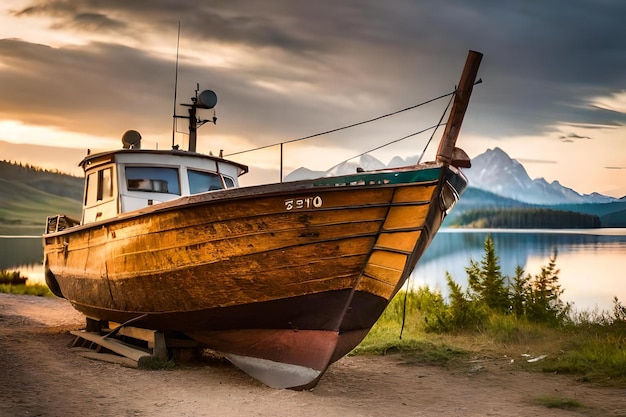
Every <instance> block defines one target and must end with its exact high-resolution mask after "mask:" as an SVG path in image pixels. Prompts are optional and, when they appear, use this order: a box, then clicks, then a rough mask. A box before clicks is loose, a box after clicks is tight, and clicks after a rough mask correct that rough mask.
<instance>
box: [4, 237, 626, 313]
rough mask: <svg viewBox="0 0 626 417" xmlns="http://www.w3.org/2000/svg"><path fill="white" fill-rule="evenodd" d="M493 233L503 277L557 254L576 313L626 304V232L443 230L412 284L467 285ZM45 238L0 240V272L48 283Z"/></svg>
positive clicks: (537, 267) (533, 269)
mask: <svg viewBox="0 0 626 417" xmlns="http://www.w3.org/2000/svg"><path fill="white" fill-rule="evenodd" d="M487 234H491V237H492V239H493V241H494V244H495V248H496V254H497V255H498V258H499V260H500V266H501V270H502V273H503V274H505V275H508V276H513V275H514V274H515V268H516V267H517V266H518V265H520V266H522V267H523V268H524V269H525V271H526V272H527V273H530V274H531V275H535V274H538V273H540V272H541V267H542V266H545V265H547V264H548V259H549V257H550V255H551V254H552V253H554V251H555V250H556V251H557V261H556V264H557V268H559V269H560V273H559V274H558V276H559V282H560V284H561V288H563V289H565V292H564V294H563V299H564V300H565V301H567V302H572V303H574V307H575V308H576V309H577V310H579V311H580V310H592V309H594V308H596V307H597V308H599V309H602V310H611V309H612V306H613V297H615V296H617V297H618V298H619V299H620V301H622V303H625V302H626V229H585V230H473V229H471V230H468V229H442V230H440V231H439V233H438V234H437V235H436V236H435V239H434V240H433V242H432V244H431V245H430V247H429V248H428V250H427V251H426V253H425V254H424V256H423V257H422V259H421V260H420V262H419V264H418V266H417V267H416V268H415V270H414V271H413V274H412V276H411V279H410V282H409V284H410V285H412V286H414V287H417V286H424V285H428V286H429V287H430V288H431V289H434V288H438V289H440V290H441V291H442V293H444V294H447V286H446V280H445V274H446V271H447V272H449V273H450V274H451V275H452V277H453V278H454V280H455V281H457V282H458V283H461V284H463V285H465V283H466V282H467V280H466V274H465V267H466V266H468V265H469V260H470V258H471V259H474V260H475V261H480V260H481V259H482V257H483V253H484V249H483V244H484V241H485V239H486V237H487ZM42 259H43V249H42V242H41V238H40V237H36V236H35V237H32V236H31V237H19V236H0V269H8V270H19V271H20V272H21V273H22V275H24V276H26V277H28V278H29V282H41V283H43V282H44V275H43V267H42Z"/></svg>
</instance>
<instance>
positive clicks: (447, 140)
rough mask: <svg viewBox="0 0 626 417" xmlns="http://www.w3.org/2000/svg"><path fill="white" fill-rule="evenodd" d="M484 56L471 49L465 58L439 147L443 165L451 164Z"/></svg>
mask: <svg viewBox="0 0 626 417" xmlns="http://www.w3.org/2000/svg"><path fill="white" fill-rule="evenodd" d="M482 58H483V54H482V53H480V52H476V51H472V50H470V51H469V53H468V55H467V59H466V60H465V67H464V68H463V72H462V73H461V79H460V80H459V86H458V87H457V89H456V92H455V95H454V103H453V104H452V110H451V111H450V116H449V117H448V122H447V123H446V128H445V130H444V132H443V136H442V138H441V142H440V143H439V149H437V162H438V163H440V164H441V165H450V163H451V162H452V154H453V152H454V147H455V145H456V140H457V138H458V136H459V132H460V130H461V124H462V123H463V117H464V116H465V111H466V110H467V105H468V104H469V99H470V96H471V95H472V89H473V88H474V83H475V82H476V75H477V74H478V67H480V61H481V60H482Z"/></svg>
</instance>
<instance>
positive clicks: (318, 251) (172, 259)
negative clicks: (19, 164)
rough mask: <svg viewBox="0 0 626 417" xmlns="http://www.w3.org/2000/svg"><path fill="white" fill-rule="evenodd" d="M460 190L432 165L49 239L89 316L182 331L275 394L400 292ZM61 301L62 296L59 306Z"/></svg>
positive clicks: (49, 262) (59, 277) (258, 190)
mask: <svg viewBox="0 0 626 417" xmlns="http://www.w3.org/2000/svg"><path fill="white" fill-rule="evenodd" d="M465 186H466V181H465V178H464V177H463V176H462V174H460V173H459V172H458V171H457V170H456V169H455V168H452V167H448V166H437V165H432V166H428V167H414V168H412V169H397V170H389V171H381V172H372V173H360V174H355V175H353V176H345V177H335V178H323V179H319V180H311V181H299V182H294V183H284V184H273V185H267V186H259V187H247V188H240V189H231V190H225V191H218V192H213V193H206V194H200V195H195V196H190V197H183V198H180V199H178V200H176V201H172V202H169V203H164V204H160V205H157V206H153V207H150V208H147V209H143V210H138V211H136V212H132V213H126V214H124V215H121V216H119V217H117V218H115V219H111V220H108V221H103V222H98V223H91V224H89V225H86V226H77V227H71V228H68V229H65V230H62V231H59V232H56V233H50V234H46V235H44V253H45V266H46V270H47V273H46V276H47V280H48V281H49V282H50V286H51V287H54V286H57V287H58V291H59V292H60V293H62V296H64V297H65V298H67V299H68V300H69V301H70V302H71V303H72V305H73V306H74V307H75V308H76V309H77V310H79V311H81V312H82V313H84V314H85V315H86V316H88V317H90V318H94V319H97V320H110V321H115V322H125V321H128V320H131V319H135V318H137V317H139V316H142V317H141V318H140V319H139V320H137V321H135V322H133V326H139V327H146V328H150V329H157V330H162V331H177V332H184V333H186V334H187V335H188V336H190V337H192V338H193V339H195V340H197V341H199V342H201V343H202V344H204V345H206V346H208V347H210V348H212V349H215V350H217V351H219V352H222V353H224V354H225V355H226V357H228V358H229V359H230V360H231V361H232V362H233V363H234V364H235V365H237V366H238V367H240V368H241V369H242V370H244V371H246V372H247V373H249V374H250V375H252V376H253V377H255V378H257V379H259V380H261V381H262V382H264V383H266V384H267V385H269V386H272V387H277V388H306V387H311V386H314V385H315V384H316V383H317V381H318V380H319V378H320V377H321V376H322V375H323V373H324V371H325V370H326V369H327V367H328V366H329V365H330V364H331V363H332V362H334V361H336V360H337V359H339V358H341V357H342V356H344V355H345V354H346V353H348V352H349V351H350V350H351V349H353V348H354V347H355V346H356V345H357V344H358V343H359V342H360V341H361V340H362V339H363V338H364V337H365V335H366V334H367V332H368V331H369V329H370V328H371V327H372V325H373V324H374V323H375V322H376V320H377V319H378V317H379V316H380V314H381V313H382V312H383V310H384V308H385V307H386V305H387V304H388V302H389V301H390V300H391V298H392V297H393V296H394V295H395V294H396V293H397V292H398V290H399V289H400V288H401V286H402V285H403V283H404V282H405V281H406V279H407V277H408V276H409V274H410V273H411V271H412V270H413V268H414V267H415V264H416V263H417V261H418V259H419V257H420V256H421V255H422V253H423V252H424V250H425V249H426V247H427V246H428V244H429V243H430V241H431V239H432V237H433V236H434V234H435V232H436V231H437V229H438V228H439V225H440V224H441V221H442V220H443V217H444V213H445V210H446V209H447V207H446V206H448V205H449V204H450V203H451V202H453V200H454V199H455V198H456V197H458V195H459V194H460V193H461V192H462V191H463V189H464V188H465ZM59 295H60V294H59Z"/></svg>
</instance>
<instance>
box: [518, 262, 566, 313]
mask: <svg viewBox="0 0 626 417" xmlns="http://www.w3.org/2000/svg"><path fill="white" fill-rule="evenodd" d="M556 257H557V252H556V250H555V251H554V253H553V254H552V256H550V259H549V261H548V265H547V266H542V267H541V273H540V274H537V275H535V276H534V278H533V279H532V280H531V281H530V284H531V293H530V298H529V303H528V307H527V316H528V318H529V319H530V320H534V321H543V322H557V323H560V322H562V321H563V320H564V319H565V318H566V317H567V313H568V312H569V310H570V307H571V306H570V305H569V304H568V303H564V302H563V300H561V295H562V294H563V292H564V290H563V289H561V285H560V284H559V272H561V271H560V270H559V269H558V268H557V267H556Z"/></svg>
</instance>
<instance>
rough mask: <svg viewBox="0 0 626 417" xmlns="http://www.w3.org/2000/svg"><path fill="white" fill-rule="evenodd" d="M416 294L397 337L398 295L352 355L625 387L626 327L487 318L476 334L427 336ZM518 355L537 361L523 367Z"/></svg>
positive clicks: (401, 306)
mask: <svg viewBox="0 0 626 417" xmlns="http://www.w3.org/2000/svg"><path fill="white" fill-rule="evenodd" d="M422 296H423V294H422V295H420V294H419V293H416V292H411V293H409V294H407V302H406V316H405V326H404V330H403V332H402V338H400V332H401V323H402V316H403V310H404V294H403V293H400V294H398V296H396V297H395V298H394V299H393V300H392V302H391V303H390V305H389V306H388V308H387V309H386V310H385V312H384V313H383V315H382V316H381V318H380V319H379V320H378V322H377V323H376V324H375V325H374V327H373V328H372V330H371V331H370V333H369V334H368V335H367V337H366V338H365V339H364V340H363V341H362V342H361V344H360V345H359V346H357V348H355V349H354V350H353V351H352V353H351V354H353V355H371V354H377V355H385V354H390V353H398V354H400V355H402V356H403V357H405V358H410V359H411V361H412V362H418V363H428V364H440V365H444V366H446V365H450V364H460V363H462V362H466V363H468V362H469V360H470V359H472V358H476V357H481V358H485V357H487V358H494V359H495V358H504V357H507V358H512V359H514V360H515V364H516V365H515V366H518V367H520V368H522V369H525V370H528V371H533V372H551V373H561V374H569V375H572V376H574V377H576V378H577V379H579V380H580V381H586V382H594V383H600V384H605V385H612V386H620V387H621V386H626V322H624V321H620V320H615V321H613V322H606V321H604V322H603V321H602V320H600V321H597V322H585V323H569V324H567V325H562V326H553V325H550V324H542V323H532V322H529V321H527V320H525V319H519V318H516V317H515V316H513V315H504V314H492V315H490V316H489V317H488V318H487V322H486V323H485V325H484V326H483V328H481V329H476V330H475V331H457V332H444V333H433V332H428V331H427V330H426V328H427V323H426V319H427V316H425V315H424V314H423V313H422V311H421V309H420V307H423V306H424V305H425V304H426V303H429V302H430V300H422V299H420V297H422ZM522 354H527V355H530V356H529V357H528V359H530V358H531V357H538V356H540V355H547V357H546V358H545V359H543V360H540V361H537V362H534V363H529V362H527V360H526V359H525V358H522V357H521V355H522Z"/></svg>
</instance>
